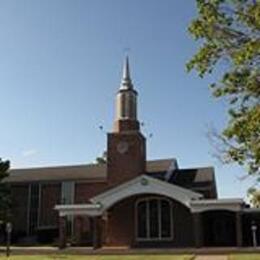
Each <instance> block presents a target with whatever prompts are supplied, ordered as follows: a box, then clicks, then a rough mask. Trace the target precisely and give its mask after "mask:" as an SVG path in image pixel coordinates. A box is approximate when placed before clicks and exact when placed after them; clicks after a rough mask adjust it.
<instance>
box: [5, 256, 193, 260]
mask: <svg viewBox="0 0 260 260" xmlns="http://www.w3.org/2000/svg"><path fill="white" fill-rule="evenodd" d="M3 259H7V257H6V256H3V255H2V256H0V260H3ZM27 259H28V260H84V259H85V260H122V259H123V260H146V259H149V260H191V259H192V256H188V255H117V256H116V255H115V256H113V255H99V256H92V255H85V256H83V255H81V256H74V255H48V256H46V255H45V256H44V255H15V256H10V257H9V260H27Z"/></svg>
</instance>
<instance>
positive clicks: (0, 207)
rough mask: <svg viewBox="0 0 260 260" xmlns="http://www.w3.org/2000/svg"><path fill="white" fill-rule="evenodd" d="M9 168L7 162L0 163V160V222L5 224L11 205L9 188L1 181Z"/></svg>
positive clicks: (0, 160)
mask: <svg viewBox="0 0 260 260" xmlns="http://www.w3.org/2000/svg"><path fill="white" fill-rule="evenodd" d="M9 167H10V162H9V161H2V159H1V158H0V221H1V222H5V221H7V220H8V218H9V214H10V212H9V209H10V205H11V200H10V187H9V185H8V184H7V183H5V182H3V179H4V178H6V177H7V176H8V170H9Z"/></svg>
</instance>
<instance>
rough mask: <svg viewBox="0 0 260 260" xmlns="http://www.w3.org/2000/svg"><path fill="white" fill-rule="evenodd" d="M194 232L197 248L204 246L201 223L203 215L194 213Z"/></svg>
mask: <svg viewBox="0 0 260 260" xmlns="http://www.w3.org/2000/svg"><path fill="white" fill-rule="evenodd" d="M193 232H194V244H195V247H201V246H203V241H202V221H201V214H200V213H194V214H193Z"/></svg>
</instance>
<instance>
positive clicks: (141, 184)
mask: <svg viewBox="0 0 260 260" xmlns="http://www.w3.org/2000/svg"><path fill="white" fill-rule="evenodd" d="M138 194H156V195H162V196H166V197H169V198H172V199H174V200H176V201H178V202H180V203H182V204H184V205H185V206H187V207H189V205H190V202H191V201H192V200H198V199H200V198H202V197H203V196H202V195H201V194H199V193H196V192H193V191H190V190H187V189H184V188H182V187H179V186H176V185H174V184H169V183H167V182H164V181H161V180H158V179H155V178H151V177H149V176H147V175H141V176H138V177H136V178H134V179H132V180H130V181H128V182H125V183H123V184H121V185H119V186H117V187H114V188H112V189H110V190H108V191H105V192H103V193H101V194H99V195H97V196H95V197H93V198H92V199H90V201H91V202H92V203H94V204H101V205H102V208H103V209H104V210H105V209H108V208H110V207H111V206H113V205H114V204H115V203H117V202H119V201H121V200H123V199H125V198H128V197H131V196H135V195H138Z"/></svg>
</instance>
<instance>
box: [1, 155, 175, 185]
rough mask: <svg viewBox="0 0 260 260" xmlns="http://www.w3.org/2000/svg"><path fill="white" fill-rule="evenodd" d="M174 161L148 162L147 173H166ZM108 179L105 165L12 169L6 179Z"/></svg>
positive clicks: (26, 180)
mask: <svg viewBox="0 0 260 260" xmlns="http://www.w3.org/2000/svg"><path fill="white" fill-rule="evenodd" d="M172 160H174V159H165V160H154V161H148V162H147V171H148V172H149V173H153V172H165V171H167V169H168V168H169V166H170V164H171V162H172ZM105 178H106V165H105V164H99V165H98V164H86V165H74V166H55V167H42V168H28V169H12V170H10V175H9V177H7V178H6V179H5V181H6V182H9V183H17V182H18V183H21V182H33V181H61V180H86V181H87V180H92V181H93V180H104V179H105Z"/></svg>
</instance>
